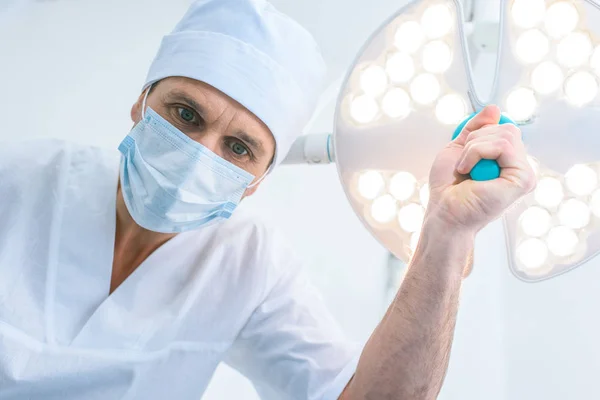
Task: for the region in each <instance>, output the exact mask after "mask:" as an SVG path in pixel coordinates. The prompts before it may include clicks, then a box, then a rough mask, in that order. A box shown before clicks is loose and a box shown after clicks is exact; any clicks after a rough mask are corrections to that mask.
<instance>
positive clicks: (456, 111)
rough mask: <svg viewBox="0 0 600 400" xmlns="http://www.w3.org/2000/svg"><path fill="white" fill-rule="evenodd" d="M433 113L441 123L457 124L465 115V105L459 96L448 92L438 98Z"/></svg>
mask: <svg viewBox="0 0 600 400" xmlns="http://www.w3.org/2000/svg"><path fill="white" fill-rule="evenodd" d="M435 115H436V117H437V119H438V120H439V121H440V122H441V123H442V124H447V125H458V124H459V123H460V122H461V121H463V120H464V119H465V117H466V116H467V105H466V103H465V101H464V100H463V98H462V97H461V96H459V95H457V94H448V95H446V96H444V97H442V98H440V99H439V100H438V102H437V105H436V107H435Z"/></svg>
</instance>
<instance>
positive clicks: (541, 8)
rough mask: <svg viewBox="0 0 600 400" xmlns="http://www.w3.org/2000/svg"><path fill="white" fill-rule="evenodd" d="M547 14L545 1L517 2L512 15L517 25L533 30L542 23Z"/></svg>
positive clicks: (525, 0)
mask: <svg viewBox="0 0 600 400" xmlns="http://www.w3.org/2000/svg"><path fill="white" fill-rule="evenodd" d="M545 13H546V2H545V1H544V0H515V2H514V3H513V6H512V10H511V14H512V17H513V21H514V22H515V24H516V25H517V26H519V27H521V28H532V27H534V26H536V25H537V24H539V23H540V22H542V20H543V19H544V14H545Z"/></svg>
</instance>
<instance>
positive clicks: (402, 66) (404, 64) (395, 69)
mask: <svg viewBox="0 0 600 400" xmlns="http://www.w3.org/2000/svg"><path fill="white" fill-rule="evenodd" d="M385 71H386V72H387V74H388V76H389V77H390V79H391V80H392V81H393V82H396V83H404V82H408V81H409V80H410V78H412V77H413V75H414V74H415V63H414V61H413V59H412V57H411V56H409V55H408V54H406V53H402V52H398V53H394V54H392V55H391V56H390V57H389V58H388V60H387V62H386V64H385Z"/></svg>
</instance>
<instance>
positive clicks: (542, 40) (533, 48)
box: [516, 29, 550, 64]
mask: <svg viewBox="0 0 600 400" xmlns="http://www.w3.org/2000/svg"><path fill="white" fill-rule="evenodd" d="M549 50H550V41H549V40H548V37H547V36H546V35H544V34H543V33H542V32H541V31H540V30H539V29H531V30H529V31H526V32H523V33H522V34H521V36H519V38H518V39H517V44H516V52H517V55H518V56H519V58H520V59H521V61H523V62H524V63H526V64H533V63H537V62H539V61H541V60H542V59H543V58H544V56H546V54H548V51H549Z"/></svg>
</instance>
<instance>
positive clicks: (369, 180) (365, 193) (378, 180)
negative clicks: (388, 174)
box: [358, 171, 385, 200]
mask: <svg viewBox="0 0 600 400" xmlns="http://www.w3.org/2000/svg"><path fill="white" fill-rule="evenodd" d="M384 187H385V180H384V179H383V176H382V175H381V174H380V173H379V172H377V171H367V172H363V173H362V174H360V176H359V178H358V193H360V195H361V196H362V197H363V198H365V199H367V200H373V199H374V198H375V197H377V196H378V195H379V193H381V191H382V190H383V188H384Z"/></svg>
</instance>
